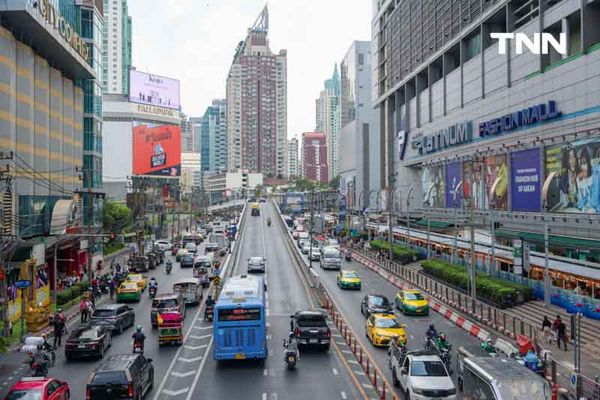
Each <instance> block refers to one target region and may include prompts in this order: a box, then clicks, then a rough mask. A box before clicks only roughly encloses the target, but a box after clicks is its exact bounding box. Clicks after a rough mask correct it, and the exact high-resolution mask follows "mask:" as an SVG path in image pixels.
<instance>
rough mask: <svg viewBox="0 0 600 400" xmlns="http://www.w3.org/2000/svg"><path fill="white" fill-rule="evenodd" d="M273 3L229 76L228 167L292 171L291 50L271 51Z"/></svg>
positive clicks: (240, 50) (250, 32)
mask: <svg viewBox="0 0 600 400" xmlns="http://www.w3.org/2000/svg"><path fill="white" fill-rule="evenodd" d="M268 30H269V13H268V10H267V7H266V6H265V8H264V9H263V11H262V12H261V13H260V15H259V16H258V18H257V19H256V21H255V22H254V24H253V26H252V27H251V28H250V29H248V35H247V36H246V39H245V40H244V41H242V42H240V43H239V45H238V47H237V49H236V51H235V56H234V59H233V63H232V65H231V68H230V70H229V74H228V76H227V125H228V127H229V138H228V169H229V170H230V171H235V170H237V169H240V168H242V169H248V170H250V171H252V172H261V173H263V174H265V175H267V176H281V177H283V176H285V175H286V174H287V166H286V158H287V52H286V50H280V51H279V53H278V54H275V53H273V52H271V49H270V48H269V40H268V37H267V34H268Z"/></svg>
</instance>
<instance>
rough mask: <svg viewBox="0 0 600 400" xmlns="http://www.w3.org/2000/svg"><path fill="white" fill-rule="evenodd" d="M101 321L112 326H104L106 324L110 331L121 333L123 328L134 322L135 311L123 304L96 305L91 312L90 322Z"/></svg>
mask: <svg viewBox="0 0 600 400" xmlns="http://www.w3.org/2000/svg"><path fill="white" fill-rule="evenodd" d="M102 322H104V323H105V324H106V323H109V324H111V325H112V327H110V326H108V325H105V326H108V327H109V328H110V329H111V331H112V332H118V333H123V330H124V329H125V328H128V327H130V326H133V325H134V324H135V311H133V308H131V307H128V306H126V305H124V304H105V305H102V306H98V308H96V309H95V310H94V312H93V314H92V318H91V319H90V324H92V325H102Z"/></svg>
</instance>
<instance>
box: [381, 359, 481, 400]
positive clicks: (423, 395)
mask: <svg viewBox="0 0 600 400" xmlns="http://www.w3.org/2000/svg"><path fill="white" fill-rule="evenodd" d="M390 365H391V368H392V382H393V384H394V386H400V387H401V389H402V393H405V394H406V398H407V399H408V398H410V399H417V400H420V399H431V398H436V399H444V400H455V399H456V386H455V385H454V382H453V381H452V378H450V375H449V374H448V370H447V369H446V366H445V365H444V363H443V362H442V360H441V359H440V357H439V356H437V355H433V354H429V353H427V352H424V351H416V352H409V353H408V354H407V355H406V357H404V358H403V359H401V360H399V359H398V358H397V357H391V358H390ZM485 398H488V397H485Z"/></svg>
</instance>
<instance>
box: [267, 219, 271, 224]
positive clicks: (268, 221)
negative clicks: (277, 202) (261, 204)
mask: <svg viewBox="0 0 600 400" xmlns="http://www.w3.org/2000/svg"><path fill="white" fill-rule="evenodd" d="M267 225H268V226H271V217H268V218H267Z"/></svg>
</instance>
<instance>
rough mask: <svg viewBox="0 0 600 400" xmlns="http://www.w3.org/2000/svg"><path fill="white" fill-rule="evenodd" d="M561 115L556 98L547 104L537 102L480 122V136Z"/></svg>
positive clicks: (510, 129) (498, 132)
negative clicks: (522, 108)
mask: <svg viewBox="0 0 600 400" xmlns="http://www.w3.org/2000/svg"><path fill="white" fill-rule="evenodd" d="M558 117H560V111H558V107H557V106H556V102H555V101H554V100H550V101H549V102H548V103H547V104H536V105H534V106H532V107H529V108H526V109H524V110H519V111H515V112H513V113H510V114H506V115H503V116H502V117H499V118H494V119H491V120H489V121H485V122H481V123H480V124H479V136H481V137H486V136H492V135H500V134H502V133H505V132H509V131H512V130H515V129H518V128H521V127H524V126H529V125H533V124H536V123H538V122H542V121H549V120H551V119H555V118H558Z"/></svg>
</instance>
